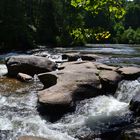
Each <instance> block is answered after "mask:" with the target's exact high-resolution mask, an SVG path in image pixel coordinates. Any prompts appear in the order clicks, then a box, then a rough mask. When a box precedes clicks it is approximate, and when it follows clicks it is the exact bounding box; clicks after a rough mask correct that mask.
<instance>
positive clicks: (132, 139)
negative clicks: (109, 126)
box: [121, 119, 140, 140]
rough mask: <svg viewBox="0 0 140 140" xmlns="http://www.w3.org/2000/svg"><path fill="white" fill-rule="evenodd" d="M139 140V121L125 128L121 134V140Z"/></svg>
mask: <svg viewBox="0 0 140 140" xmlns="http://www.w3.org/2000/svg"><path fill="white" fill-rule="evenodd" d="M124 139H125V140H140V119H138V120H137V122H135V123H133V124H131V125H129V126H127V127H125V129H124V130H123V131H122V133H121V140H124Z"/></svg>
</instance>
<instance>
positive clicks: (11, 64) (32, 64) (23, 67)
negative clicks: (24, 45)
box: [6, 55, 57, 76]
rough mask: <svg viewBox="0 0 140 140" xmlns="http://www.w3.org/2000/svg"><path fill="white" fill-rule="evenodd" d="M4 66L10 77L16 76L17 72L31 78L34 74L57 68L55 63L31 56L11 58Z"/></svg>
mask: <svg viewBox="0 0 140 140" xmlns="http://www.w3.org/2000/svg"><path fill="white" fill-rule="evenodd" d="M6 66H7V68H8V74H9V75H10V76H17V74H18V73H19V72H21V73H25V74H28V75H31V76H33V75H34V74H39V73H43V72H50V71H53V70H55V69H56V67H57V66H56V63H54V62H52V61H50V60H49V59H48V58H44V57H39V56H33V55H19V56H11V57H9V58H7V60H6Z"/></svg>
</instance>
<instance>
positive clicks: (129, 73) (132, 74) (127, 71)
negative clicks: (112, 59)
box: [116, 67, 140, 79]
mask: <svg viewBox="0 0 140 140" xmlns="http://www.w3.org/2000/svg"><path fill="white" fill-rule="evenodd" d="M116 71H117V72H118V73H120V74H121V75H123V76H124V78H125V79H136V78H138V77H139V76H140V68H138V67H123V68H120V69H117V70H116Z"/></svg>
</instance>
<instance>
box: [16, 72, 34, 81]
mask: <svg viewBox="0 0 140 140" xmlns="http://www.w3.org/2000/svg"><path fill="white" fill-rule="evenodd" d="M17 78H18V79H19V80H21V81H23V82H29V81H32V80H33V77H32V76H30V75H28V74H24V73H18V75H17Z"/></svg>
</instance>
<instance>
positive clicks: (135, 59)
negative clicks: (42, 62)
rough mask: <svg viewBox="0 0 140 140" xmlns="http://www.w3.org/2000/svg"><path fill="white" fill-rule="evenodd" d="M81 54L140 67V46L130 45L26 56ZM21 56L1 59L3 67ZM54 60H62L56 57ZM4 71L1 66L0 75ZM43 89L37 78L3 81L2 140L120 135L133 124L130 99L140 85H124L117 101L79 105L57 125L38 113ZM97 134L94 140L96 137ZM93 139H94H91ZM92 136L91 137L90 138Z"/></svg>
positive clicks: (0, 104)
mask: <svg viewBox="0 0 140 140" xmlns="http://www.w3.org/2000/svg"><path fill="white" fill-rule="evenodd" d="M67 52H81V53H88V54H99V55H102V56H105V59H99V60H98V61H99V62H102V63H106V64H111V65H119V66H122V65H127V66H128V65H129V66H138V67H140V61H139V60H140V46H139V45H137V46H134V45H133V46H128V45H92V44H91V45H90V44H89V45H87V47H78V48H55V49H51V48H49V49H45V48H42V47H41V49H36V50H31V51H28V52H26V54H32V53H33V54H41V53H43V54H44V55H45V54H48V53H49V54H53V55H56V54H62V53H67ZM18 54H23V52H22V53H19V52H18V53H15V52H13V53H7V54H3V55H0V60H1V63H3V62H4V61H3V60H4V59H5V57H7V56H11V55H18ZM53 58H54V60H55V59H61V58H60V57H59V55H58V57H53ZM4 70H5V68H4V67H3V66H2V65H1V66H0V71H1V72H4ZM42 88H43V85H42V84H41V83H40V82H39V80H38V79H37V77H36V76H35V77H34V82H32V83H22V82H19V81H17V80H15V79H11V78H7V77H5V76H1V78H0V93H1V94H0V139H1V140H15V139H17V138H18V137H19V136H21V135H34V136H42V137H45V138H49V139H50V140H78V139H81V140H82V139H84V138H85V139H86V138H87V137H88V138H89V139H94V137H96V135H97V134H100V133H101V132H102V133H106V132H110V131H112V130H114V131H117V130H119V129H120V128H121V127H122V124H123V125H126V124H128V123H130V122H131V121H132V114H131V112H130V111H129V109H128V105H129V102H130V100H131V98H132V97H133V96H134V95H135V94H136V92H137V91H138V90H140V82H139V81H138V80H135V81H122V82H121V83H120V84H119V87H118V90H117V91H116V94H115V97H113V96H105V95H104V96H99V97H96V98H91V99H86V100H84V101H80V102H79V103H77V108H76V110H75V112H73V113H69V114H66V115H65V116H63V117H62V118H61V119H60V120H58V121H57V122H55V123H51V122H49V121H47V120H44V119H43V118H42V117H41V116H40V115H39V113H38V112H37V94H36V93H37V91H38V90H40V89H42ZM93 133H94V136H93ZM90 135H91V136H90ZM89 136H90V137H89Z"/></svg>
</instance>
